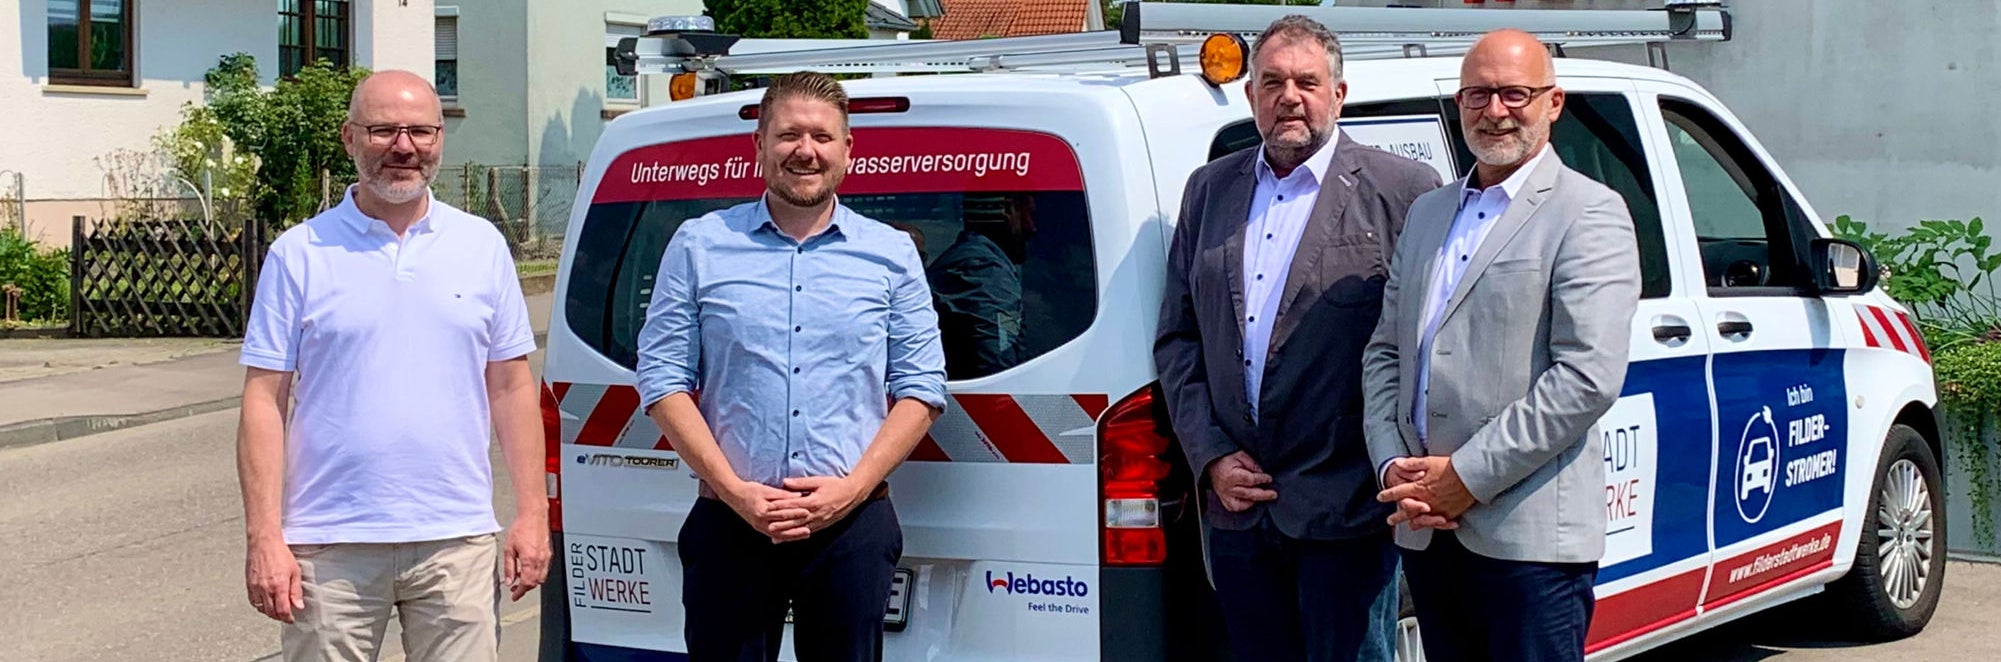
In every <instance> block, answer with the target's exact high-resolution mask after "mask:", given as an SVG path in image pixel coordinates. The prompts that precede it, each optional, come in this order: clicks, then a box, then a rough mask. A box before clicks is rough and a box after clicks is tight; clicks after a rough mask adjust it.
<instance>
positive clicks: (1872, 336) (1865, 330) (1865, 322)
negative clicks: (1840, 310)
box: [1855, 306, 1883, 347]
mask: <svg viewBox="0 0 2001 662" xmlns="http://www.w3.org/2000/svg"><path fill="white" fill-rule="evenodd" d="M1855 321H1856V322H1857V323H1859V324H1861V325H1862V342H1863V343H1864V344H1866V345H1868V346H1870V347H1882V346H1883V341H1881V340H1878V339H1877V338H1876V330H1875V329H1873V328H1871V327H1870V326H1869V318H1867V317H1864V316H1863V314H1862V308H1861V307H1859V306H1858V307H1856V308H1855Z"/></svg>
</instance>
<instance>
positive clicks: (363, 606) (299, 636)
mask: <svg viewBox="0 0 2001 662" xmlns="http://www.w3.org/2000/svg"><path fill="white" fill-rule="evenodd" d="M442 117H443V111H442V109H441V108H440V104H439V102H438V97H437V94H436V92H434V91H433V90H432V88H431V86H430V83H428V82H427V81H425V80H424V79H423V78H420V77H418V76H415V75H412V74H410V73H409V72H402V71H385V72H380V73H376V74H373V75H371V76H369V77H368V78H367V79H365V80H363V81H362V82H361V84H360V85H359V86H358V87H357V88H356V89H355V91H354V98H353V101H352V103H351V104H350V106H349V109H348V119H347V121H346V122H345V123H344V124H342V127H341V143H342V144H343V145H345V146H346V147H347V152H348V155H349V156H350V157H351V158H353V159H354V165H355V171H356V173H357V174H358V175H359V182H358V183H356V184H355V185H353V186H350V187H348V189H347V195H346V197H345V199H343V200H342V201H341V204H340V205H339V206H337V207H334V208H332V209H329V210H327V211H326V212H324V213H322V214H320V215H318V216H315V217H313V218H312V219H310V220H307V221H306V222H305V223H302V224H300V225H298V226H296V227H293V228H292V229H290V230H287V231H286V232H285V233H284V234H283V235H281V236H279V237H278V240H277V241H275V242H272V244H271V249H270V252H269V254H268V255H266V256H265V258H264V268H263V270H262V271H261V272H260V274H259V278H258V281H257V296H256V300H255V302H254V303H253V304H252V306H251V311H250V320H249V324H248V325H247V326H248V330H247V332H246V334H245V337H244V341H243V353H242V358H241V362H242V363H243V365H244V366H246V370H247V375H246V376H245V379H244V387H243V413H242V421H241V425H240V428H239V431H238V435H237V470H238V475H239V478H240V480H241V482H242V488H243V512H244V529H245V531H244V533H245V537H246V539H247V540H246V542H247V553H246V557H247V559H246V563H245V569H244V574H245V584H246V588H247V589H248V592H249V602H250V605H251V606H252V607H254V608H256V609H257V610H258V611H259V612H261V613H263V614H264V615H265V616H268V617H270V618H272V619H274V620H277V621H280V622H282V623H284V627H283V629H282V633H281V635H280V641H281V643H282V645H283V655H284V659H285V660H287V661H288V662H298V661H304V660H369V659H374V658H375V656H376V655H377V654H378V653H379V652H380V649H381V645H382V637H383V636H384V632H385V630H386V629H387V628H388V625H389V618H390V615H391V614H392V613H394V614H396V615H398V616H400V617H401V619H402V626H403V644H404V649H405V650H406V651H408V652H409V657H410V659H411V660H440V661H445V660H449V661H453V662H458V661H462V660H472V661H479V660H496V659H498V658H499V655H500V634H499V631H500V628H499V609H500V600H501V596H502V595H503V592H511V593H512V595H513V597H514V599H516V600H519V599H521V597H522V596H523V595H525V594H527V593H528V591H530V590H532V589H534V588H535V587H536V586H538V585H540V584H541V583H542V580H543V578H544V576H545V575H546V574H547V568H548V563H549V556H550V550H549V522H548V505H547V502H546V501H545V500H544V499H543V497H542V489H541V487H540V484H541V482H542V476H541V474H542V467H541V464H542V425H541V420H540V414H539V412H538V409H537V394H538V392H537V388H536V385H535V379H534V376H533V375H532V374H531V373H530V371H529V368H528V361H527V357H528V353H529V352H532V351H534V350H535V336H534V332H533V331H531V330H530V329H531V327H530V326H529V321H528V307H527V304H526V302H525V301H524V300H523V298H522V295H521V285H520V281H519V280H518V279H517V278H516V276H515V271H514V259H513V256H512V254H511V253H510V252H509V250H508V247H507V242H506V241H505V240H504V238H503V237H502V236H501V234H500V232H499V231H498V230H496V229H495V228H494V226H493V224H492V223H490V222H488V221H486V220H485V219H482V218H479V217H477V216H473V215H471V214H468V213H466V212H463V211H460V210H458V209H454V208H452V207H451V206H450V205H446V204H444V203H443V202H439V201H438V200H436V199H433V198H432V197H431V191H430V184H431V181H432V180H433V179H434V178H435V177H436V176H437V172H438V163H439V161H440V160H441V157H442V154H443V152H444V136H443V131H444V130H443V127H442V126H440V124H441V123H442ZM295 396H296V397H295ZM294 401H296V403H297V404H296V407H291V405H292V404H293V403H294ZM288 408H290V413H289V415H288V414H287V410H288ZM489 431H491V432H493V433H496V434H497V435H498V437H499V439H500V445H501V450H502V452H503V455H504V456H505V458H506V464H507V469H508V474H509V478H510V479H511V480H512V481H513V485H514V495H515V519H514V524H513V526H512V527H509V529H508V531H507V536H506V538H505V540H504V541H503V540H502V539H501V538H500V536H499V535H498V534H499V532H500V531H501V527H500V525H499V522H498V520H496V519H495V517H494V509H493V471H492V467H491V463H490V462H489V461H488V459H487V458H488V454H487V453H488V446H487V444H488V434H489Z"/></svg>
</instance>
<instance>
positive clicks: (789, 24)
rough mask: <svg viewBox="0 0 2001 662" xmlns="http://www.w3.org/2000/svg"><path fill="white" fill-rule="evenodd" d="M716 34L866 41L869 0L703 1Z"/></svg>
mask: <svg viewBox="0 0 2001 662" xmlns="http://www.w3.org/2000/svg"><path fill="white" fill-rule="evenodd" d="M703 4H704V5H705V6H706V8H707V11H705V12H704V13H705V14H706V15H708V16H709V17H711V18H714V19H715V20H716V31H717V32H722V33H725V34H733V35H739V36H743V37H753V38H760V39H865V38H867V37H868V4H869V0H706V2H704V3H703Z"/></svg>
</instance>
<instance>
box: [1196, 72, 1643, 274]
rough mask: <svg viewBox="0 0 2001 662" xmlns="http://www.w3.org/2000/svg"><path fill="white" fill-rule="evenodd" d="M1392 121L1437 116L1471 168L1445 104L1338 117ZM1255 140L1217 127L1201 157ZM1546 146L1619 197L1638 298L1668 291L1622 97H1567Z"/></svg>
mask: <svg viewBox="0 0 2001 662" xmlns="http://www.w3.org/2000/svg"><path fill="white" fill-rule="evenodd" d="M1392 115H1442V116H1443V119H1444V120H1445V127H1446V133H1447V137H1448V138H1449V139H1450V140H1451V142H1452V148H1453V158H1454V163H1456V164H1458V166H1459V169H1460V171H1461V172H1462V175H1463V173H1464V172H1465V171H1467V170H1470V169H1471V168H1472V167H1473V152H1472V151H1470V150H1468V149H1467V148H1466V136H1465V134H1464V132H1463V131H1462V129H1461V128H1460V126H1459V105H1458V104H1456V103H1453V102H1452V100H1451V99H1443V98H1440V99H1410V100H1401V101H1388V102H1378V103H1366V104H1352V105H1349V106H1347V107H1345V108H1343V109H1342V111H1341V117H1342V118H1343V119H1354V118H1362V117H1384V116H1392ZM1258 141H1259V136H1258V130H1257V126H1256V125H1254V124H1252V122H1251V121H1250V120H1244V121H1241V122H1237V123H1234V124H1231V125H1229V126H1225V127H1223V129H1222V130H1220V131H1218V132H1217V133H1216V138H1215V140H1214V141H1212V142H1211V143H1210V148H1209V159H1210V160H1212V161H1213V160H1215V159H1217V158H1220V157H1222V156H1225V155H1228V154H1229V153H1231V152H1234V151H1237V150H1239V149H1243V148H1246V147H1252V146H1255V145H1257V144H1258ZM1550 143H1551V144H1552V145H1554V146H1555V148H1556V155H1557V156H1558V157H1559V158H1562V159H1563V164H1564V165H1566V166H1569V167H1570V168H1571V169H1573V170H1576V171H1578V172H1580V173H1583V174H1584V176H1586V177H1590V178H1592V179H1594V180H1597V181H1598V182H1599V183H1602V184H1604V185H1606V186H1607V187H1610V188H1611V189H1612V190H1613V191H1617V192H1618V193H1619V195H1620V196H1621V197H1623V198H1625V200H1626V210H1627V212H1628V213H1630V214H1631V215H1632V217H1633V229H1634V230H1635V232H1637V234H1638V236H1639V251H1640V296H1641V297H1642V298H1648V299H1654V298H1660V297H1665V296H1667V295H1668V294H1669V293H1671V292H1672V291H1673V290H1674V277H1673V274H1672V272H1671V271H1670V268H1671V265H1670V264H1669V262H1668V257H1667V235H1666V234H1665V233H1664V232H1663V231H1662V229H1661V207H1660V200H1659V198H1658V197H1657V195H1656V193H1655V191H1654V184H1653V181H1654V180H1653V175H1652V173H1651V172H1650V171H1649V170H1648V169H1647V158H1646V153H1645V151H1644V150H1642V149H1641V148H1640V128H1639V122H1638V121H1637V120H1635V119H1634V118H1633V107H1632V103H1631V102H1630V101H1628V100H1627V98H1626V96H1625V95H1622V94H1613V93H1594V92H1582V93H1570V94H1568V95H1567V96H1566V97H1565V102H1564V112H1563V115H1562V117H1560V118H1558V119H1557V122H1556V125H1555V126H1553V127H1551V129H1550Z"/></svg>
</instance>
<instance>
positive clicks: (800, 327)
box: [792, 326, 806, 333]
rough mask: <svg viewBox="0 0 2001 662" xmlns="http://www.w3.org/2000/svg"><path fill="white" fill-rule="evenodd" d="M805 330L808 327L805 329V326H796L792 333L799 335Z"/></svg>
mask: <svg viewBox="0 0 2001 662" xmlns="http://www.w3.org/2000/svg"><path fill="white" fill-rule="evenodd" d="M805 329H806V327H803V326H795V327H792V332H793V333H798V332H800V331H804V330H805Z"/></svg>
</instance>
